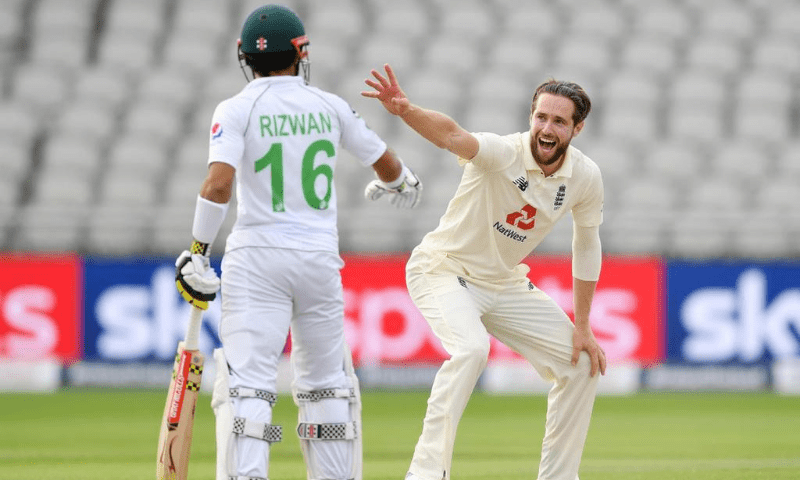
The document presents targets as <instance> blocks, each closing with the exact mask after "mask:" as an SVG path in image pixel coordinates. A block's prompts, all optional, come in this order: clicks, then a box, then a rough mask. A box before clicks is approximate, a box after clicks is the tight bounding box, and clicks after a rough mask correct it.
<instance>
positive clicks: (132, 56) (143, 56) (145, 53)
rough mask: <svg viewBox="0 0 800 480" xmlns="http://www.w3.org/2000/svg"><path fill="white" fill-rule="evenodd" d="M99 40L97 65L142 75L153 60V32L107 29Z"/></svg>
mask: <svg viewBox="0 0 800 480" xmlns="http://www.w3.org/2000/svg"><path fill="white" fill-rule="evenodd" d="M115 3H120V2H115ZM99 42H100V43H99V47H98V51H97V60H98V63H99V65H101V66H103V67H109V68H112V69H114V70H119V71H121V72H123V73H124V74H125V75H127V76H139V75H142V73H143V72H146V70H147V68H149V67H150V66H151V65H152V64H153V62H154V61H155V51H156V46H155V34H154V33H150V34H149V36H148V34H147V33H143V32H140V31H137V30H134V29H127V30H121V31H111V30H107V31H106V32H105V34H104V35H103V36H102V38H101V39H100V41H99Z"/></svg>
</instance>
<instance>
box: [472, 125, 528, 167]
mask: <svg viewBox="0 0 800 480" xmlns="http://www.w3.org/2000/svg"><path fill="white" fill-rule="evenodd" d="M472 135H474V136H475V138H476V139H477V140H478V153H476V154H475V156H474V157H473V158H472V159H469V160H468V159H465V158H460V157H459V159H458V164H459V165H461V166H462V167H463V166H464V165H466V164H467V163H471V164H473V165H474V166H476V167H478V168H480V169H482V170H486V171H497V170H502V169H503V168H506V167H507V166H508V165H510V164H511V163H512V162H513V161H514V158H516V154H517V152H516V146H515V145H514V144H513V143H512V142H510V141H509V139H508V137H504V136H501V135H498V134H496V133H488V132H477V133H473V134H472Z"/></svg>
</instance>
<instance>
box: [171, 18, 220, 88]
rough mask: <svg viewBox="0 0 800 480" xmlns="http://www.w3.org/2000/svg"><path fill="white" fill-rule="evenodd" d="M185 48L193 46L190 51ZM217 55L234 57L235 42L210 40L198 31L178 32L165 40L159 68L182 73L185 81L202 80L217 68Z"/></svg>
mask: <svg viewBox="0 0 800 480" xmlns="http://www.w3.org/2000/svg"><path fill="white" fill-rule="evenodd" d="M187 44H189V45H192V48H191V50H190V51H187V49H186V45H187ZM220 52H223V53H224V54H226V55H230V56H235V55H236V39H235V38H218V37H217V36H213V35H211V36H209V35H207V34H206V31H205V30H202V29H200V28H195V29H190V28H189V27H186V28H184V29H183V30H181V31H179V32H173V33H172V35H170V37H169V38H168V39H167V41H166V45H165V46H164V51H163V59H162V64H163V65H164V66H165V67H167V68H170V69H176V70H180V71H183V76H184V77H186V78H187V79H190V80H197V79H202V78H205V77H206V76H207V75H209V74H210V72H213V71H214V69H215V68H218V65H219V60H220ZM234 58H235V57H234Z"/></svg>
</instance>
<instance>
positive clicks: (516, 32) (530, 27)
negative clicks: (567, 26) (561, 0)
mask: <svg viewBox="0 0 800 480" xmlns="http://www.w3.org/2000/svg"><path fill="white" fill-rule="evenodd" d="M500 1H501V2H502V3H503V4H505V5H506V7H507V8H506V10H505V11H506V12H507V13H506V14H505V16H504V17H503V22H502V24H501V25H500V28H499V30H498V33H499V35H500V37H502V36H504V35H508V36H511V37H514V38H521V37H527V38H528V41H529V42H531V43H533V44H541V43H542V42H544V41H547V40H549V39H551V38H554V37H556V36H558V35H559V34H560V32H561V27H560V26H561V25H563V21H562V18H561V15H560V13H561V12H560V11H559V8H557V7H556V6H554V5H553V3H552V2H547V1H542V0H536V1H531V0H500Z"/></svg>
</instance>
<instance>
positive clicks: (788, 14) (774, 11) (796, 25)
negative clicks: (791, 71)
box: [764, 2, 800, 61]
mask: <svg viewBox="0 0 800 480" xmlns="http://www.w3.org/2000/svg"><path fill="white" fill-rule="evenodd" d="M776 3H777V5H776V6H775V7H773V8H770V9H768V11H767V13H766V22H765V26H764V31H765V32H770V34H771V35H776V36H785V37H786V38H790V39H793V40H794V41H795V42H796V41H797V39H798V38H800V5H798V4H797V2H788V3H780V2H776ZM789 61H792V60H789Z"/></svg>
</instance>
